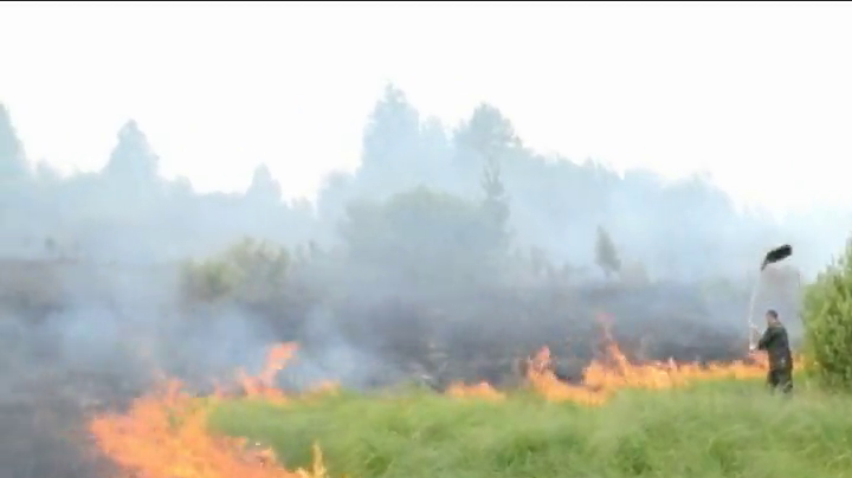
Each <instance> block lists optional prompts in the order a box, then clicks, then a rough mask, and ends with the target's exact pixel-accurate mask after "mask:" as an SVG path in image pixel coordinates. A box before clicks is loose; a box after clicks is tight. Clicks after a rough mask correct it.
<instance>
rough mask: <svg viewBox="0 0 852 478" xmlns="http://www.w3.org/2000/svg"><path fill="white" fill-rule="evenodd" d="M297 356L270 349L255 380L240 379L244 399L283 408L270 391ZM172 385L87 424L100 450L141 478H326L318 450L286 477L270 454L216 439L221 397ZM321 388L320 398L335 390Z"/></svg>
mask: <svg viewBox="0 0 852 478" xmlns="http://www.w3.org/2000/svg"><path fill="white" fill-rule="evenodd" d="M295 352H296V345H295V344H282V345H279V346H276V347H274V348H272V349H271V350H270V352H269V354H268V355H267V360H266V366H265V368H264V370H263V372H262V373H261V374H260V375H259V376H258V377H248V376H246V375H245V374H241V380H240V382H241V384H242V386H243V391H244V393H245V394H246V395H247V396H252V397H258V396H259V397H263V398H264V399H265V400H272V401H276V402H281V401H284V400H285V397H284V394H283V392H281V390H278V389H275V388H274V387H273V380H274V377H275V373H277V372H278V371H279V370H281V369H282V368H283V367H284V365H285V364H286V363H287V361H289V360H290V359H291V358H292V357H293V355H294V354H295ZM180 387H181V384H180V382H178V381H176V380H169V381H167V382H166V386H165V388H164V390H161V391H157V392H155V393H152V394H150V395H147V396H144V397H141V398H138V399H136V400H134V401H133V403H132V404H131V407H130V410H128V411H127V412H126V413H125V414H121V415H119V414H114V415H104V416H99V417H96V418H95V419H94V420H92V421H91V422H90V425H89V428H90V430H91V432H92V434H93V435H94V436H95V440H96V442H97V444H98V447H99V448H100V450H101V451H102V452H104V453H105V454H106V455H107V456H109V457H110V458H111V459H112V460H113V461H115V462H116V463H117V464H119V465H121V466H122V467H124V468H126V469H128V470H133V471H134V472H136V473H137V474H136V475H133V476H138V477H139V478H237V477H239V478H325V477H327V473H326V470H325V467H324V466H323V462H322V454H321V452H320V450H319V447H318V446H316V445H315V446H314V463H313V466H312V468H311V470H304V469H298V470H295V471H290V470H287V469H286V468H284V466H282V465H281V464H280V463H278V461H277V459H276V457H275V454H274V452H273V451H272V450H271V449H269V448H258V449H255V450H250V447H247V446H246V445H247V443H246V441H245V440H243V439H231V438H225V437H216V436H213V435H212V434H210V433H209V431H208V430H207V428H206V423H207V415H208V412H209V410H210V408H211V406H212V405H214V404H215V403H216V401H218V400H221V399H222V398H223V397H224V395H225V394H224V393H223V392H221V391H219V392H217V394H216V395H215V396H214V397H212V400H211V401H206V402H205V401H201V400H198V399H195V398H193V397H191V396H190V395H188V394H186V393H183V392H182V391H181V389H180ZM335 388H336V387H335V386H334V385H333V384H324V385H323V386H322V387H321V389H320V390H319V392H320V393H327V392H328V391H331V390H334V389H335Z"/></svg>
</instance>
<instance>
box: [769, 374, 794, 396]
mask: <svg viewBox="0 0 852 478" xmlns="http://www.w3.org/2000/svg"><path fill="white" fill-rule="evenodd" d="M766 385H767V386H768V387H769V389H770V390H772V391H773V392H775V391H779V390H780V391H781V392H782V393H784V394H789V393H791V392H792V391H793V370H792V369H789V368H780V369H773V370H770V371H769V373H767V374H766Z"/></svg>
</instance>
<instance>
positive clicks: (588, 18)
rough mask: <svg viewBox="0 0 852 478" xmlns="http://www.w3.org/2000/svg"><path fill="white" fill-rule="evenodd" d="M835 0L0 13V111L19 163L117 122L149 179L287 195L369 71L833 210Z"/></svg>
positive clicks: (842, 85)
mask: <svg viewBox="0 0 852 478" xmlns="http://www.w3.org/2000/svg"><path fill="white" fill-rule="evenodd" d="M849 25H852V6H850V5H848V4H842V3H837V4H834V3H831V4H829V3H819V2H808V4H805V3H784V4H781V3H778V4H771V3H763V2H761V3H752V4H749V3H739V2H737V3H729V4H711V3H707V4H701V3H689V4H687V3H683V4H668V3H665V4H664V3H657V4H642V3H638V2H637V3H635V4H634V3H631V4H618V5H616V4H597V3H595V4H567V3H566V4H559V3H535V2H523V3H493V4H488V3H485V2H483V3H476V4H474V3H470V4H465V3H447V4H438V3H434V4H431V3H405V4H403V3H400V4H380V3H374V4H359V3H345V4H343V3H341V4H298V3H277V4H276V3H253V2H239V3H229V2H217V3H208V4H205V3H204V2H197V3H196V2H193V3H191V4H190V3H179V2H169V3H161V4H157V3H132V2H128V3H124V2H122V3H114V4H110V3H108V2H107V3H103V4H101V3H100V2H99V3H86V4H76V3H73V2H68V3H62V4H58V3H57V4H37V3H34V4H29V3H14V2H8V3H7V2H4V3H3V5H2V6H0V65H1V66H0V68H1V69H2V71H0V102H2V103H4V104H6V105H7V107H8V108H9V110H10V112H11V114H12V118H13V121H14V125H15V127H16V129H17V131H18V133H19V136H20V137H21V139H22V141H23V143H24V145H25V147H26V150H27V154H28V156H29V157H30V158H31V159H33V160H45V161H47V162H48V163H50V164H52V165H54V166H56V167H57V168H59V169H60V170H62V171H67V172H70V171H73V170H75V169H78V170H93V169H97V168H100V167H101V166H102V165H103V164H104V163H105V162H106V160H107V158H108V155H109V151H110V150H111V148H113V147H114V145H115V141H116V132H117V130H118V128H119V127H120V126H121V125H122V124H123V123H124V122H125V121H126V120H128V119H130V118H133V119H135V120H137V121H138V122H139V124H140V126H141V128H142V129H143V130H144V131H145V133H146V134H147V135H148V137H149V139H150V140H151V143H152V144H153V146H154V147H155V149H156V150H157V152H158V153H159V155H160V156H161V158H162V169H163V174H164V175H166V176H167V177H173V176H176V175H184V176H186V177H188V178H189V179H190V181H191V182H192V183H193V185H194V186H195V187H196V188H198V189H199V190H202V191H210V190H242V189H244V188H245V187H246V186H247V185H248V183H249V180H250V178H251V171H252V169H253V168H254V167H255V166H256V165H257V164H258V163H261V162H263V163H266V164H268V165H269V166H270V168H271V170H272V172H273V174H274V176H275V177H276V178H277V179H279V180H280V182H281V184H282V186H283V190H284V194H285V195H286V196H289V197H297V196H308V197H313V195H314V194H315V193H316V190H317V187H318V186H319V185H320V184H321V182H322V179H323V177H324V175H325V174H327V173H328V172H330V171H332V170H335V169H352V168H353V167H354V166H355V165H356V164H357V162H358V161H359V154H360V148H361V137H362V132H363V129H364V127H365V124H366V121H367V118H368V115H369V113H370V111H371V109H372V108H373V107H374V104H375V102H376V101H377V99H378V98H379V97H380V95H381V92H382V90H383V88H384V87H385V85H386V84H388V83H392V84H394V85H396V86H398V87H399V88H401V89H402V90H403V91H404V92H405V93H406V95H407V96H408V98H409V100H410V101H411V102H412V104H413V105H414V106H415V107H416V108H418V110H419V111H420V112H421V113H422V114H423V115H424V116H435V117H437V118H439V119H440V120H442V121H443V122H444V123H445V124H447V125H448V126H452V125H455V124H457V123H458V122H460V121H461V120H462V119H464V118H466V117H468V116H469V115H470V114H471V112H472V111H473V108H474V107H475V106H476V105H477V104H478V103H480V102H483V101H484V102H488V103H491V104H493V105H495V106H497V107H498V108H500V109H501V111H503V113H504V114H505V115H506V116H507V117H508V118H510V119H511V120H512V122H513V123H514V125H515V127H516V129H517V131H518V133H519V135H520V136H521V138H522V139H523V140H524V141H525V143H526V144H527V145H528V146H530V147H531V148H533V149H535V150H538V151H541V152H545V153H550V152H554V153H560V154H562V155H564V156H566V157H568V158H571V159H572V160H576V161H583V160H585V159H587V158H593V159H597V160H600V161H602V162H604V163H607V164H610V165H612V166H614V167H616V168H618V169H624V168H632V167H647V168H651V169H654V170H656V171H658V172H660V173H662V174H664V175H665V176H667V177H681V176H684V175H687V174H691V173H694V172H701V171H704V172H707V173H709V174H710V175H711V177H712V178H713V179H714V180H715V181H716V182H717V183H718V184H719V185H720V186H721V187H723V188H724V189H725V190H727V191H728V192H729V193H731V194H732V195H733V196H734V197H735V198H736V199H737V201H738V202H740V203H743V202H745V203H752V204H758V205H760V206H762V207H764V208H767V209H770V210H773V211H776V212H780V211H788V210H807V209H810V208H814V207H831V208H842V207H843V206H844V205H845V204H850V203H852V189H850V188H848V187H847V182H848V174H847V172H846V171H847V169H846V168H847V165H848V164H850V159H852V141H850V140H849V132H850V131H852V88H850V85H852V67H850V63H849V61H848V59H849V58H850V54H852V29H850V28H849Z"/></svg>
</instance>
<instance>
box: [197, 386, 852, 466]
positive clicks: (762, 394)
mask: <svg viewBox="0 0 852 478" xmlns="http://www.w3.org/2000/svg"><path fill="white" fill-rule="evenodd" d="M802 388H803V387H800V389H799V390H797V393H796V395H795V396H794V397H792V399H785V398H782V397H778V396H771V395H769V394H768V393H766V391H765V390H764V389H763V387H762V385H761V384H760V383H755V382H737V383H730V382H727V383H716V384H704V385H702V386H700V387H695V388H690V389H681V390H672V391H663V392H651V391H633V392H625V393H622V394H620V395H618V396H617V397H616V398H615V399H613V400H612V401H611V402H610V403H608V404H606V405H605V406H603V407H601V408H598V409H592V408H584V407H581V406H578V405H574V404H571V403H548V402H545V401H543V400H541V399H539V398H537V397H536V396H533V395H530V394H527V393H518V394H515V395H512V396H511V397H510V398H508V399H507V400H506V401H504V402H496V403H489V402H485V401H469V400H458V399H452V398H448V397H443V396H438V395H432V394H426V393H424V392H405V393H400V394H397V395H394V396H392V397H391V396H388V397H385V398H381V399H379V398H376V397H365V396H358V395H341V396H337V397H326V398H320V399H314V400H313V401H310V402H304V403H294V404H290V405H287V406H276V405H271V404H267V403H263V402H258V401H235V402H225V403H223V404H221V405H219V406H218V407H217V408H216V409H215V410H214V411H213V413H212V415H211V417H210V425H211V427H212V428H213V429H214V430H216V431H218V432H221V433H226V434H228V435H234V436H247V437H250V438H251V439H253V440H256V441H258V442H260V443H264V444H267V445H271V446H272V447H273V448H274V449H275V451H276V452H277V453H278V456H279V457H280V458H281V459H282V460H283V461H284V463H285V464H287V465H288V467H295V466H308V465H309V464H310V461H311V444H312V443H313V442H314V441H315V440H316V441H318V442H319V445H320V447H321V448H322V450H323V453H324V455H325V461H326V464H327V465H328V468H329V471H330V473H331V476H334V477H340V476H343V475H344V474H345V475H347V476H350V477H352V478H371V477H388V478H389V477H393V478H420V477H438V478H440V477H459V478H486V477H488V478H500V477H512V478H550V477H566V478H567V477H571V478H620V477H627V476H645V477H667V478H668V477H671V478H705V477H707V478H710V477H714V478H715V477H748V478H764V477H766V478H769V477H771V478H778V477H790V478H819V477H852V400H849V399H848V398H846V397H842V396H830V395H826V394H821V393H819V392H817V391H814V390H803V389H802Z"/></svg>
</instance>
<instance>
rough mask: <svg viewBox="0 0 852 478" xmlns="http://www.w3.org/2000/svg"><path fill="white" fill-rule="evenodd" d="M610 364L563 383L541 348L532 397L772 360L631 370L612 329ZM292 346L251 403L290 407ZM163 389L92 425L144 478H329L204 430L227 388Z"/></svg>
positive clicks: (602, 394)
mask: <svg viewBox="0 0 852 478" xmlns="http://www.w3.org/2000/svg"><path fill="white" fill-rule="evenodd" d="M605 336H606V338H607V346H606V356H605V360H595V361H593V362H592V363H591V364H590V365H589V366H588V367H586V369H585V371H584V375H583V381H582V384H581V385H571V384H567V383H565V382H562V381H560V380H559V379H557V377H556V374H555V373H554V372H553V364H552V358H551V355H550V349H548V348H547V347H544V348H542V349H541V350H540V351H539V352H538V353H537V354H536V355H535V356H533V357H532V358H531V359H530V360H529V361H528V363H529V367H528V368H527V379H528V381H529V383H530V384H531V386H532V387H533V389H534V390H536V391H537V392H538V393H540V394H542V395H543V396H544V397H545V398H546V399H548V400H554V401H565V400H570V401H574V402H577V403H580V404H583V405H589V406H597V405H601V404H603V403H604V402H606V401H607V400H608V399H609V398H611V397H612V395H613V394H614V393H616V392H617V391H618V390H622V389H627V388H646V389H662V388H672V387H679V386H683V385H686V384H689V383H693V382H695V381H698V380H708V379H721V378H734V379H743V378H752V377H760V376H763V375H764V374H765V373H766V370H767V366H766V365H767V364H766V358H765V356H763V355H754V356H752V357H750V358H749V360H748V361H738V362H733V363H724V364H722V363H717V364H710V365H708V366H701V365H699V364H676V363H674V362H673V361H671V360H670V361H668V362H650V363H645V364H641V365H636V364H632V363H630V361H629V360H628V359H627V357H626V356H625V355H624V353H622V351H621V350H620V349H619V347H618V345H617V344H616V343H615V341H614V340H612V337H611V336H610V335H609V333H608V330H605ZM296 351H297V345H296V344H293V343H286V344H281V345H278V346H275V347H273V348H272V349H270V351H269V353H268V354H267V360H266V365H265V367H264V369H263V371H262V372H261V373H260V374H259V375H258V376H257V377H251V376H248V375H247V374H245V372H243V371H240V372H239V377H238V381H239V384H240V385H241V389H242V392H243V393H244V394H245V395H246V396H249V397H262V398H263V399H264V400H270V401H273V402H276V403H286V402H287V397H286V396H285V394H284V392H283V391H282V390H280V389H277V388H275V386H274V378H275V375H276V374H277V373H278V372H279V371H280V370H281V369H283V368H284V366H285V365H286V364H287V363H288V362H289V361H290V360H292V358H293V357H294V356H295V354H296ZM165 385H166V387H165V390H164V391H161V392H155V393H152V394H150V395H147V396H144V397H141V398H139V399H137V400H135V401H134V402H133V404H132V406H131V407H130V410H129V411H128V412H127V413H125V414H123V415H103V416H99V417H96V418H95V419H93V420H92V421H91V422H90V430H91V432H92V434H93V435H94V436H95V439H96V442H97V444H98V447H99V448H100V450H101V451H102V452H104V453H105V454H106V455H107V456H109V457H110V458H112V459H113V460H114V461H115V462H116V463H118V464H119V465H121V466H123V467H124V468H126V469H128V470H132V471H134V472H136V473H137V474H136V475H134V476H138V477H140V478H237V477H239V478H297V477H298V478H326V477H327V476H328V475H327V472H326V469H325V467H324V466H323V461H322V455H321V453H320V450H319V447H318V446H316V445H315V446H314V458H315V460H314V463H313V466H312V468H311V470H309V471H308V470H304V469H298V470H296V471H290V470H288V469H286V468H285V467H284V466H283V465H282V464H280V463H279V462H278V460H277V459H276V457H275V454H274V452H273V451H272V450H271V449H269V448H258V449H255V450H254V451H248V450H247V447H246V441H245V440H241V439H231V438H224V437H216V436H213V435H211V434H210V433H209V431H208V430H207V429H206V427H205V424H206V418H207V416H208V412H209V410H210V408H211V406H212V405H213V404H215V403H216V402H217V401H220V400H223V399H226V397H227V396H228V394H227V393H225V392H224V391H223V390H222V389H221V388H220V389H218V390H217V392H216V393H215V394H214V395H213V396H212V397H210V399H209V400H208V401H201V400H196V399H193V398H192V397H190V396H189V395H187V394H185V393H181V391H180V383H179V382H177V381H174V380H169V381H166V382H165ZM337 390H338V385H337V384H336V383H332V382H324V383H320V384H318V385H317V386H315V387H313V388H312V389H311V390H310V391H308V392H307V393H306V394H304V395H303V396H308V397H309V396H315V395H317V394H327V393H334V392H336V391H337ZM447 394H448V395H449V396H452V397H459V398H476V399H486V400H497V401H499V400H503V399H504V398H505V394H504V393H502V392H500V391H497V390H496V389H494V388H493V387H492V386H491V385H490V384H488V383H485V382H482V383H479V384H477V385H464V384H462V383H454V384H452V385H451V386H450V387H449V388H448V390H447Z"/></svg>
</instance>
